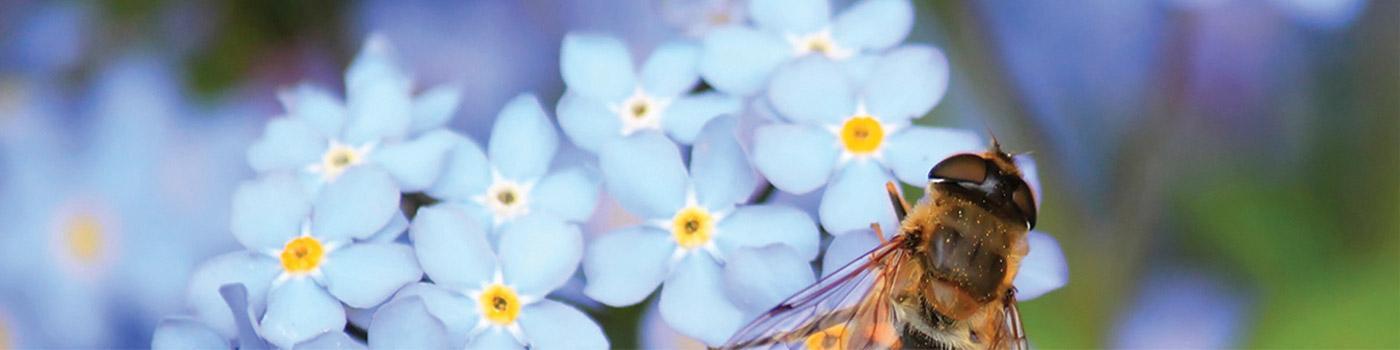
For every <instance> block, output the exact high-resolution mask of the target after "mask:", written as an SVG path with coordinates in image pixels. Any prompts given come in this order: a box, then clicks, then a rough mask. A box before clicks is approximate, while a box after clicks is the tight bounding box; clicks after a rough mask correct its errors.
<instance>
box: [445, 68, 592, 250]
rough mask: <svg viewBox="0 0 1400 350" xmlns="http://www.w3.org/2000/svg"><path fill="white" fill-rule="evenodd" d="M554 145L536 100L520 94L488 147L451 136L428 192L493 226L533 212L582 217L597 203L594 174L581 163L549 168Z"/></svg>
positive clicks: (555, 136)
mask: <svg viewBox="0 0 1400 350" xmlns="http://www.w3.org/2000/svg"><path fill="white" fill-rule="evenodd" d="M558 148H559V135H558V134H557V133H556V132H555V131H554V123H552V122H550V120H549V116H547V115H545V111H544V108H543V107H541V106H540V102H539V100H538V99H537V98H535V96H534V95H530V94H525V95H521V96H518V97H516V98H515V99H512V100H511V101H510V102H508V103H507V104H506V106H505V107H504V108H502V109H501V113H500V115H499V116H498V117H497V118H496V124H495V126H494V127H493V128H492V131H491V139H490V143H489V144H488V149H487V150H486V152H482V150H481V148H480V147H478V146H477V144H476V143H475V142H472V141H471V140H469V139H466V138H461V137H457V138H454V143H453V144H452V149H451V151H450V153H449V154H448V158H447V165H446V166H445V168H444V170H443V175H442V178H441V179H440V180H439V181H438V182H437V183H436V184H434V185H433V186H432V187H431V188H429V189H428V190H427V191H426V192H427V193H428V194H430V195H432V196H433V197H434V198H438V199H440V200H444V201H447V202H449V203H452V204H455V205H459V206H461V207H462V209H463V210H465V211H466V212H467V213H469V214H471V215H472V216H473V218H474V219H475V222H477V223H481V224H485V225H488V227H491V228H495V227H500V226H501V225H503V224H506V223H509V222H511V221H513V220H515V219H518V218H522V217H525V216H527V215H533V214H540V215H552V216H554V217H557V218H559V219H561V220H564V221H568V222H583V221H586V220H588V217H589V216H590V215H592V214H593V207H594V206H595V204H596V203H597V197H598V180H597V177H596V176H595V175H594V174H592V173H591V172H590V170H589V169H585V168H583V167H571V168H567V169H562V170H557V171H554V172H550V171H549V166H550V162H551V161H552V160H553V159H554V155H555V151H556V150H557V149H558ZM488 232H495V231H494V230H488Z"/></svg>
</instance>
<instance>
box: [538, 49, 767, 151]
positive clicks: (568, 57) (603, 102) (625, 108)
mask: <svg viewBox="0 0 1400 350" xmlns="http://www.w3.org/2000/svg"><path fill="white" fill-rule="evenodd" d="M559 54H560V70H561V73H562V74H563V76H564V85H566V86H567V87H568V91H567V92H566V93H565V94H564V97H562V98H560V99H559V105H558V106H557V108H558V114H559V126H560V127H561V128H563V129H564V133H565V134H567V135H569V138H570V139H572V140H573V141H574V144H576V145H578V147H579V148H582V149H584V150H587V151H590V152H598V151H600V148H602V146H603V145H604V144H606V143H607V142H608V141H610V140H613V139H617V138H621V137H624V136H628V135H632V134H634V133H637V132H640V131H644V130H664V131H665V132H666V134H667V135H669V136H670V137H671V138H672V139H675V140H676V141H679V142H681V143H684V144H689V143H690V142H691V141H693V140H694V139H695V135H696V134H698V133H699V132H700V128H701V127H703V126H704V125H705V122H707V121H709V120H710V119H713V118H714V117H715V116H718V115H721V114H725V113H731V112H734V111H737V110H738V109H739V107H740V101H739V99H738V98H735V97H732V96H729V95H725V94H722V93H719V92H714V91H711V92H704V93H699V94H689V92H690V91H691V89H693V88H695V86H696V85H697V84H698V83H699V81H700V76H699V73H698V72H696V59H697V57H698V55H699V48H698V47H697V46H696V45H694V44H692V43H687V42H679V41H678V42H668V43H664V44H662V45H661V46H659V47H657V48H656V49H655V51H653V52H652V53H651V57H649V58H648V59H647V60H646V62H645V63H643V64H642V66H641V69H640V70H635V69H634V68H633V65H632V57H631V54H630V53H629V52H628V50H627V46H626V45H625V44H623V43H622V41H621V40H618V39H617V38H614V37H610V36H602V35H596V34H578V33H573V34H569V35H568V36H565V37H564V44H563V48H561V49H560V53H559Z"/></svg>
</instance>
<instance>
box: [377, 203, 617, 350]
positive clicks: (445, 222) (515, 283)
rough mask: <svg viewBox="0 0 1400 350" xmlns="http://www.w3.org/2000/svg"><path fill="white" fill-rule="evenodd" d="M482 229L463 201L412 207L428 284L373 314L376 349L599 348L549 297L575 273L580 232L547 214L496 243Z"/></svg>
mask: <svg viewBox="0 0 1400 350" xmlns="http://www.w3.org/2000/svg"><path fill="white" fill-rule="evenodd" d="M482 227H483V225H481V224H479V223H476V222H475V219H474V218H473V217H472V216H471V215H470V214H468V213H466V212H464V211H462V210H460V208H459V207H457V206H454V205H451V204H446V203H444V204H437V205H434V206H430V207H425V208H422V209H419V210H418V214H417V216H416V217H415V218H414V220H413V227H412V228H411V229H410V231H409V234H410V237H412V239H413V241H414V244H415V246H414V248H415V250H416V251H417V256H418V261H419V262H420V263H422V266H423V271H424V272H426V273H427V275H428V277H429V278H430V279H432V281H433V283H419V284H415V285H412V286H409V287H407V288H405V289H404V290H403V291H401V292H399V294H398V296H397V297H395V299H394V300H393V301H390V302H389V303H387V304H385V305H384V306H383V307H381V308H380V309H379V311H378V312H377V313H375V315H374V320H373V322H372V323H371V324H370V328H369V339H370V345H371V346H374V347H379V348H454V349H460V348H463V347H466V348H468V349H487V348H489V349H497V348H507V349H524V348H525V347H527V346H528V347H530V348H532V349H605V348H607V347H608V341H607V339H606V338H605V337H604V335H603V331H602V329H601V328H600V327H599V326H598V324H597V323H595V322H594V321H593V320H592V319H590V318H588V316H587V315H584V314H583V313H582V312H580V311H579V310H578V309H575V308H574V307H572V306H569V305H567V304H563V303H560V302H557V301H554V300H550V299H546V298H545V297H546V296H547V295H549V293H550V292H552V291H554V290H555V289H557V288H559V287H560V286H561V285H563V284H564V283H565V281H567V280H568V279H569V277H570V276H572V275H573V273H574V271H575V270H577V269H578V264H579V260H580V259H581V258H582V256H583V234H582V232H580V231H579V229H578V226H577V225H575V224H571V223H567V222H564V221H560V220H559V219H558V218H556V217H553V216H550V215H530V216H527V217H524V218H520V219H518V220H515V221H514V222H511V223H509V224H507V225H505V226H503V227H502V228H501V229H502V232H501V233H500V235H499V236H500V238H499V239H500V241H499V244H498V245H497V247H498V248H497V249H492V244H491V242H490V239H489V238H488V237H487V234H486V231H485V230H483V229H482Z"/></svg>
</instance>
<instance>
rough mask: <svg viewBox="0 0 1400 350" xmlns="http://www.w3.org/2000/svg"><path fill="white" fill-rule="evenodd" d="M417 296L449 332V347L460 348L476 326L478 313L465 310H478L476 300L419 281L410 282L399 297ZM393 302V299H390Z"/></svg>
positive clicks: (397, 297)
mask: <svg viewBox="0 0 1400 350" xmlns="http://www.w3.org/2000/svg"><path fill="white" fill-rule="evenodd" d="M409 297H415V298H419V299H422V301H423V305H424V306H426V307H427V310H428V313H429V314H432V315H433V317H435V318H437V319H438V320H439V321H441V322H442V325H443V330H444V332H446V334H447V341H448V343H449V347H451V348H453V349H459V348H461V347H462V346H463V345H465V344H466V342H467V334H468V333H469V332H471V330H472V328H474V327H476V322H477V321H478V317H479V316H478V313H476V312H463V311H464V310H476V307H477V305H476V301H474V300H471V299H470V298H468V297H467V296H466V295H462V293H459V292H453V291H449V290H447V289H445V288H443V286H440V285H436V284H430V283H426V282H419V283H415V284H410V285H408V286H407V287H404V288H403V290H401V291H399V295H398V296H396V297H394V298H395V299H396V300H397V299H399V298H409ZM390 302H391V303H393V301H390Z"/></svg>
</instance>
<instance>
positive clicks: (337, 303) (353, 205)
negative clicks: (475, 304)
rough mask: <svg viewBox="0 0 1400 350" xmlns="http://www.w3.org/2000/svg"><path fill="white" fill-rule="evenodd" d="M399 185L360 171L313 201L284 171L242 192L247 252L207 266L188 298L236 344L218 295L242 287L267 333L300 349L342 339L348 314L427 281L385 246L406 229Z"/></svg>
mask: <svg viewBox="0 0 1400 350" xmlns="http://www.w3.org/2000/svg"><path fill="white" fill-rule="evenodd" d="M392 181H393V180H392V178H391V177H390V176H389V174H388V173H387V172H385V171H383V170H380V169H377V168H373V167H353V168H350V169H347V170H346V171H345V172H344V173H343V174H341V175H340V177H339V179H337V180H336V181H334V182H331V183H329V184H326V186H325V188H323V189H322V190H321V191H319V193H318V194H316V195H314V196H313V195H311V194H309V193H307V191H306V189H305V188H304V187H303V186H302V184H301V183H300V182H299V181H298V179H297V177H296V175H293V174H291V173H285V172H277V173H271V174H268V175H266V176H264V177H262V178H261V179H258V180H255V181H251V182H248V183H245V184H243V185H242V186H240V187H239V189H238V191H237V192H236V193H235V195H234V200H233V215H232V224H231V229H232V231H233V234H234V236H235V237H236V238H237V239H238V241H239V242H241V243H242V244H243V245H244V246H245V247H247V248H248V250H247V251H242V252H233V253H228V254H224V255H221V256H218V257H215V258H213V259H211V260H210V261H208V262H206V263H204V264H203V265H202V266H200V268H199V270H198V271H197V272H196V273H195V275H194V277H193V278H192V279H191V281H190V287H189V290H188V293H189V294H188V296H187V298H188V301H189V302H190V304H191V306H192V307H193V309H194V313H195V315H196V316H197V317H199V318H200V319H201V320H203V321H204V322H205V323H207V324H208V325H210V326H211V327H212V328H214V329H215V330H216V331H218V332H219V333H220V334H221V335H223V336H225V337H226V338H232V337H233V336H234V335H235V334H236V328H235V324H234V317H233V314H232V313H231V312H230V308H229V307H228V306H226V304H225V303H224V301H223V300H222V298H221V297H220V295H219V293H218V289H219V288H220V287H222V286H224V285H226V284H234V283H238V284H242V285H243V286H245V287H246V288H247V290H248V298H249V303H248V304H249V305H248V308H249V310H247V312H252V313H253V314H254V315H255V316H256V318H257V319H258V320H259V321H258V326H257V327H258V330H259V331H258V333H259V334H260V335H261V336H262V337H263V338H264V339H266V340H267V341H268V342H270V343H272V344H274V345H276V346H279V347H292V346H293V345H296V344H299V343H302V342H305V341H309V340H312V339H313V338H316V337H319V336H322V335H324V334H326V333H327V332H331V331H335V332H339V331H340V330H341V329H342V328H344V327H345V322H346V319H345V307H346V306H349V307H353V308H369V307H373V306H376V305H379V304H380V303H382V302H384V300H386V299H388V298H389V297H390V296H391V295H393V293H394V292H395V291H397V290H398V289H399V288H400V287H402V286H404V285H406V284H408V283H411V282H414V281H418V280H419V279H420V278H421V276H422V271H421V270H420V269H419V267H418V263H417V261H415V260H414V258H413V251H412V250H411V248H409V247H408V246H406V245H402V244H397V243H381V242H379V241H376V240H378V239H384V238H382V237H392V236H393V235H392V234H385V233H384V232H386V231H401V230H402V229H403V228H404V226H405V225H402V224H396V222H398V220H396V218H398V217H399V208H398V203H399V202H398V197H399V193H398V192H397V191H394V190H393V188H392V186H391V185H388V184H389V183H391V182H392ZM366 188H373V189H378V190H377V191H364V190H363V189H366ZM342 304H343V305H342ZM234 311H235V312H245V310H234Z"/></svg>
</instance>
